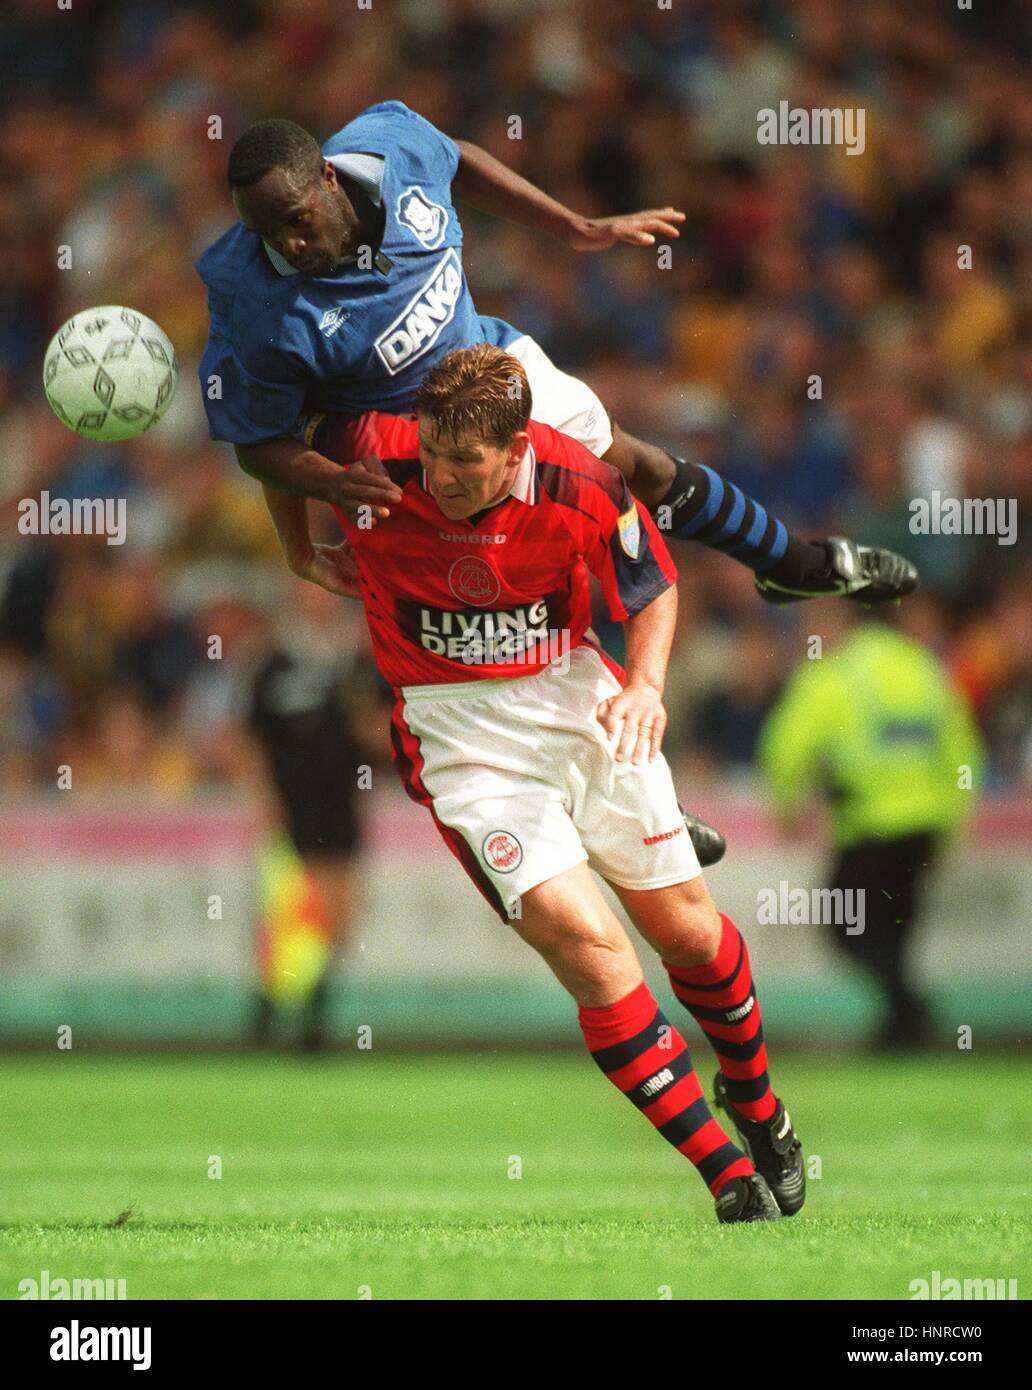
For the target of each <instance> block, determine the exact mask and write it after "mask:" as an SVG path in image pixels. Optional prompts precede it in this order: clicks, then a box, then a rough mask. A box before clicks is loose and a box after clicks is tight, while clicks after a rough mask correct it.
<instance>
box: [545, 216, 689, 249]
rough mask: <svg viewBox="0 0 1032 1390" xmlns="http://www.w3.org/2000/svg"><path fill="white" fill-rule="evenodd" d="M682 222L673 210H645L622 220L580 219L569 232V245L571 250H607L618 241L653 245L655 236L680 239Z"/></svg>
mask: <svg viewBox="0 0 1032 1390" xmlns="http://www.w3.org/2000/svg"><path fill="white" fill-rule="evenodd" d="M684 220H685V215H684V213H683V212H678V211H677V209H676V208H649V209H648V210H647V211H646V212H629V213H626V214H625V215H624V216H622V217H583V218H581V220H580V222H579V224H578V226H577V227H576V229H575V230H574V231H573V232H571V234H570V238H569V245H570V247H571V249H572V250H574V251H608V250H609V248H610V246H615V245H616V243H617V242H618V241H626V242H629V243H630V245H631V246H654V245H655V242H656V236H657V235H659V236H669V237H678V236H680V235H681V233H680V232H679V231H678V230H677V223H678V222H683V221H684Z"/></svg>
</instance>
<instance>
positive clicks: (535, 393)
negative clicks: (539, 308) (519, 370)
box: [505, 334, 613, 458]
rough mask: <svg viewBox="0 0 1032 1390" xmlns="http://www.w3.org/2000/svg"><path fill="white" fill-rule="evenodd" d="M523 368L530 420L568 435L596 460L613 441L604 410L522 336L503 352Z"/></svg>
mask: <svg viewBox="0 0 1032 1390" xmlns="http://www.w3.org/2000/svg"><path fill="white" fill-rule="evenodd" d="M505 351H506V352H510V353H512V355H513V357H515V358H516V359H517V361H518V362H520V363H521V364H522V366H523V370H524V371H525V372H526V373H527V381H528V382H529V383H530V394H531V396H532V398H533V399H532V403H531V411H530V417H531V419H532V420H540V421H542V423H544V424H546V425H551V426H552V428H553V429H556V430H561V431H562V432H563V434H568V435H571V436H572V437H573V438H574V439H576V440H577V441H578V442H579V443H580V444H583V445H584V447H585V448H586V449H590V450H591V452H592V453H593V454H594V455H595V456H596V458H601V457H602V455H603V454H604V453H605V452H606V451H607V449H608V448H609V446H610V445H611V444H612V442H613V427H612V425H611V424H610V421H609V416H608V414H607V413H606V408H605V406H604V405H603V404H602V402H601V401H600V400H599V398H598V397H597V396H596V395H595V393H594V391H592V389H591V387H590V386H588V385H587V384H586V383H585V382H583V381H579V380H578V379H577V377H575V376H570V375H569V374H568V373H567V372H561V371H560V370H559V368H558V367H557V366H555V364H554V363H553V362H552V359H551V358H550V357H549V356H548V355H547V354H546V353H545V351H544V349H543V348H540V347H538V345H537V343H535V341H534V339H533V338H528V337H527V335H526V334H523V336H522V337H520V338H517V339H516V340H515V341H514V342H512V343H510V344H509V346H508V347H507V348H506V349H505Z"/></svg>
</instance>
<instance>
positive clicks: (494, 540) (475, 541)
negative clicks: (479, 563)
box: [437, 531, 509, 545]
mask: <svg viewBox="0 0 1032 1390" xmlns="http://www.w3.org/2000/svg"><path fill="white" fill-rule="evenodd" d="M437 534H438V535H439V536H440V538H441V540H442V541H458V542H459V544H460V545H504V544H505V542H506V541H507V540H508V539H509V537H508V535H507V534H506V533H505V532H504V531H503V532H502V533H501V535H499V536H478V535H476V534H475V533H471V534H470V535H467V536H453V535H452V533H451V532H450V531H438V533H437Z"/></svg>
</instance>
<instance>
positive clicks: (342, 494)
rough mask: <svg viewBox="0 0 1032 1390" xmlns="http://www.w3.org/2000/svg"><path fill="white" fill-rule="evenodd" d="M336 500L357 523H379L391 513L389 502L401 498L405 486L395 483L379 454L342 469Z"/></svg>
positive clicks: (367, 524)
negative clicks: (402, 488)
mask: <svg viewBox="0 0 1032 1390" xmlns="http://www.w3.org/2000/svg"><path fill="white" fill-rule="evenodd" d="M335 487H336V493H337V495H336V496H335V497H334V499H333V500H334V502H335V503H336V504H337V506H338V507H340V508H341V510H342V511H344V512H346V513H347V515H348V516H349V517H350V518H351V520H352V521H353V522H354V523H355V524H356V526H362V525H365V526H375V525H376V523H377V521H382V520H384V519H385V518H386V517H388V516H390V514H391V513H390V508H389V506H388V503H397V502H400V501H401V489H400V488H399V487H398V485H397V484H396V483H392V482H391V480H390V478H389V477H388V475H387V470H386V468H385V467H384V466H383V463H382V461H381V460H380V459H378V458H377V457H376V455H375V454H367V455H366V457H365V458H364V459H360V460H359V462H358V463H353V464H351V465H350V467H348V468H344V469H342V470H341V475H340V480H339V482H337V483H336V484H335Z"/></svg>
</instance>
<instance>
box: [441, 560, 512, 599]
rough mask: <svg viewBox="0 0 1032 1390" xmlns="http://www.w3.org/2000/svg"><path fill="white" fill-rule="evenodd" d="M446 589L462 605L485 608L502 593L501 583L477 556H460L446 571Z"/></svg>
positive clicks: (489, 567)
mask: <svg viewBox="0 0 1032 1390" xmlns="http://www.w3.org/2000/svg"><path fill="white" fill-rule="evenodd" d="M448 588H449V589H450V590H451V591H452V593H453V594H454V595H455V597H456V598H458V599H461V600H462V601H463V603H471V604H473V606H474V608H486V607H487V605H488V604H489V603H494V601H495V599H496V598H497V597H498V595H499V594H500V593H501V592H502V581H501V580H500V579H499V578H498V576H497V574H495V572H494V570H493V569H492V568H491V566H490V565H489V564H488V563H487V561H486V560H481V558H480V556H479V555H462V556H460V558H459V559H458V560H456V561H455V563H454V564H453V565H452V567H451V568H450V569H449V571H448Z"/></svg>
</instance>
